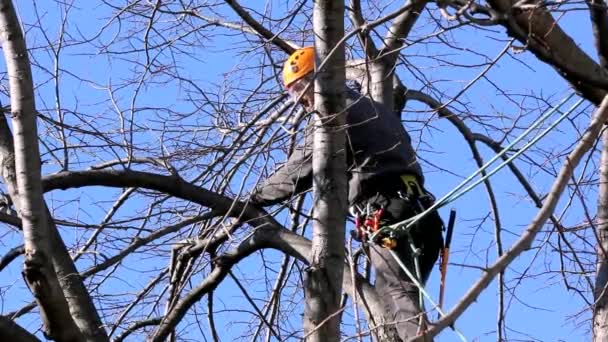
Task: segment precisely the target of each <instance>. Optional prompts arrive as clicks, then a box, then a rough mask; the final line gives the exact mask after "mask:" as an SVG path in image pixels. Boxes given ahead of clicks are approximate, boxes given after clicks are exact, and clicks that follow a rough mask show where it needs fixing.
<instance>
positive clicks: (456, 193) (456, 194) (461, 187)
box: [370, 93, 584, 342]
mask: <svg viewBox="0 0 608 342" xmlns="http://www.w3.org/2000/svg"><path fill="white" fill-rule="evenodd" d="M574 95H575V93H571V94H570V95H568V96H566V97H565V98H564V99H563V100H562V101H560V103H559V104H558V105H557V106H554V107H552V108H551V109H550V110H548V111H547V112H545V113H544V114H543V115H542V116H541V117H540V118H538V119H537V120H536V121H535V122H534V123H533V124H532V125H531V126H530V127H528V129H526V130H525V131H524V132H523V133H522V134H520V135H519V136H518V137H517V138H515V139H514V140H513V141H512V142H511V143H510V144H509V145H508V146H506V147H505V148H503V149H502V150H501V151H500V152H498V153H497V154H496V155H495V156H494V157H493V158H491V159H490V160H489V161H488V162H486V163H485V164H484V165H482V166H481V167H480V168H479V169H478V170H477V171H475V172H474V173H473V174H472V175H470V176H469V177H467V178H466V179H465V180H464V181H462V182H461V183H460V184H458V185H457V186H456V187H455V188H454V189H452V190H451V191H450V192H448V193H447V194H446V195H444V196H443V197H442V198H441V199H439V200H437V201H435V203H434V204H433V205H431V206H430V207H429V208H427V209H426V210H424V211H422V212H421V213H419V214H417V215H415V216H413V217H411V218H409V219H406V220H404V221H401V222H398V223H395V224H392V225H389V226H385V227H382V228H380V229H378V230H377V231H376V232H375V233H374V234H373V235H372V236H370V239H371V240H372V241H374V238H375V237H376V236H377V235H378V234H386V233H387V232H389V233H391V232H394V231H395V230H403V231H404V232H405V234H407V235H409V232H410V228H411V227H412V226H413V225H414V224H416V223H417V222H418V221H420V220H421V219H422V218H424V217H425V216H426V215H428V214H429V213H431V212H432V211H434V210H437V209H439V208H440V207H442V206H445V205H446V204H449V203H450V202H453V201H455V200H456V199H458V198H460V197H461V196H463V195H465V194H466V193H467V192H469V191H471V190H472V189H473V188H475V187H476V186H477V185H479V184H480V183H482V182H483V181H485V180H486V179H488V178H489V177H491V176H493V175H494V174H496V173H497V172H498V171H500V170H501V169H502V168H503V167H505V166H506V165H508V164H509V163H510V162H512V161H513V160H514V159H516V158H517V157H519V156H520V155H521V154H523V153H524V152H526V151H527V150H528V149H530V147H532V146H533V145H534V144H536V143H537V142H538V141H539V140H540V139H542V138H543V137H544V136H546V135H547V134H548V133H549V132H550V131H552V130H553V129H555V127H557V126H558V125H559V124H560V123H561V122H562V121H563V120H564V119H565V118H566V117H568V115H570V114H571V113H572V112H573V111H574V110H576V108H578V107H579V106H580V105H581V104H582V103H583V102H584V99H580V100H578V101H577V102H576V103H575V104H574V105H573V106H572V107H571V108H570V109H569V110H568V111H566V112H565V113H563V114H562V115H560V116H559V117H558V119H557V120H556V121H555V122H553V123H552V124H551V125H549V126H548V127H547V128H545V129H544V130H543V131H542V132H541V133H540V134H538V135H537V136H536V137H534V138H533V139H532V140H530V141H529V142H528V143H526V144H525V145H524V146H523V147H522V148H521V149H519V150H518V151H517V152H516V153H514V154H513V155H512V156H511V157H509V158H507V159H506V160H504V161H503V162H502V163H501V164H500V165H498V166H497V167H496V168H494V169H493V170H491V171H490V172H488V173H487V174H486V175H484V176H482V177H481V178H479V179H478V180H476V181H475V182H473V183H472V184H469V182H471V181H472V180H473V178H475V177H476V176H477V175H479V174H480V173H482V172H483V171H485V170H486V169H487V168H489V167H490V166H491V164H492V163H494V162H495V161H496V160H498V158H501V157H502V156H503V155H505V154H506V153H507V152H509V151H510V150H511V149H512V148H513V146H515V144H517V143H518V142H519V141H521V140H522V139H523V138H524V137H526V136H527V135H528V134H530V132H532V131H533V130H534V129H536V128H537V127H538V126H540V125H541V124H542V123H543V122H544V121H545V120H547V119H548V118H549V117H550V116H551V115H552V114H553V113H554V112H555V111H557V110H558V109H559V108H561V107H562V106H563V105H564V104H565V103H567V102H568V101H569V100H570V99H571V98H572V97H573V96H574ZM467 184H469V185H468V186H467ZM409 240H410V241H412V239H411V238H409ZM410 248H411V249H412V254H413V256H414V266H415V270H416V274H417V276H414V275H413V274H412V273H411V272H410V271H409V269H408V268H407V266H405V264H403V261H401V259H400V258H399V256H398V255H397V253H396V252H395V251H394V250H392V249H389V251H390V253H391V255H392V257H393V258H394V259H395V261H396V262H397V263H398V264H399V267H401V269H403V271H404V272H405V274H406V275H407V276H408V277H409V278H410V279H411V280H412V282H413V283H414V284H415V285H416V286H417V287H418V289H419V304H420V309H421V310H422V308H423V305H424V301H423V298H422V297H423V296H424V297H426V299H427V300H428V301H429V302H430V303H431V304H432V305H433V308H434V309H435V310H437V312H438V313H439V315H440V316H441V317H445V313H444V312H443V310H442V309H441V307H440V306H439V305H437V303H435V301H433V299H432V297H431V296H430V295H429V294H428V292H427V291H426V290H425V289H424V286H423V285H422V284H421V283H420V281H419V280H418V279H421V276H420V268H419V265H418V256H419V252H420V251H419V249H418V248H416V246H414V245H413V243H410ZM451 328H452V330H453V331H454V332H455V333H456V334H457V335H458V337H459V338H460V339H461V340H462V341H465V342H466V341H467V339H466V337H465V336H464V335H463V334H462V333H461V332H460V331H459V330H458V329H456V327H455V325H452V326H451Z"/></svg>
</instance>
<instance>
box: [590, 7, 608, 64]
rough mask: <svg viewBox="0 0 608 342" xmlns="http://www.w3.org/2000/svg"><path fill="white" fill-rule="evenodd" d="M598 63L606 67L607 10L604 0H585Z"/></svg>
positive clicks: (607, 59) (607, 48) (607, 45)
mask: <svg viewBox="0 0 608 342" xmlns="http://www.w3.org/2000/svg"><path fill="white" fill-rule="evenodd" d="M586 2H587V6H589V16H590V17H591V25H592V27H593V37H594V38H595V48H596V50H597V54H598V57H599V60H600V65H601V66H602V67H604V68H608V11H606V2H605V1H604V0H586Z"/></svg>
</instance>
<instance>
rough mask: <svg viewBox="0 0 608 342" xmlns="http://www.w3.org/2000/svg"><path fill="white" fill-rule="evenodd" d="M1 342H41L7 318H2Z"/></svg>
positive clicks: (0, 320)
mask: <svg viewBox="0 0 608 342" xmlns="http://www.w3.org/2000/svg"><path fill="white" fill-rule="evenodd" d="M0 341H19V342H40V340H39V339H38V338H37V337H36V336H34V335H32V334H31V333H29V332H28V331H27V330H25V329H23V328H22V327H21V326H20V325H18V324H17V323H15V322H14V321H13V320H12V319H10V318H8V317H5V316H0Z"/></svg>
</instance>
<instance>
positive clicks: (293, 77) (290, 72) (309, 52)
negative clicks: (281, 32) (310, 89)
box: [283, 46, 315, 88]
mask: <svg viewBox="0 0 608 342" xmlns="http://www.w3.org/2000/svg"><path fill="white" fill-rule="evenodd" d="M314 69H315V48H314V47H312V46H307V47H304V48H301V49H297V50H296V51H295V52H294V53H292V54H291V56H289V58H287V61H286V62H285V65H283V85H284V86H285V88H289V86H290V85H291V84H292V83H293V82H295V81H297V80H299V79H300V78H302V77H304V76H306V75H308V74H309V73H311V72H312V71H314Z"/></svg>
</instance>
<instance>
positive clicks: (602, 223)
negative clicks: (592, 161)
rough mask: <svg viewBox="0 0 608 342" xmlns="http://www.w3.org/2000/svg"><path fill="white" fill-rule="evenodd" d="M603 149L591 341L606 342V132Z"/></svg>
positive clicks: (605, 132)
mask: <svg viewBox="0 0 608 342" xmlns="http://www.w3.org/2000/svg"><path fill="white" fill-rule="evenodd" d="M602 140H603V147H602V157H601V161H600V189H599V190H600V191H599V199H598V209H597V223H596V226H595V229H596V230H597V236H598V237H599V241H598V243H597V247H596V248H597V264H596V278H595V288H594V293H593V297H594V301H595V307H594V308H593V337H594V338H593V340H594V341H596V342H600V341H601V342H606V341H608V300H607V299H608V297H607V296H608V295H607V293H606V292H607V289H606V286H607V285H608V257H607V256H606V251H608V131H607V130H604V133H603V135H602Z"/></svg>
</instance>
